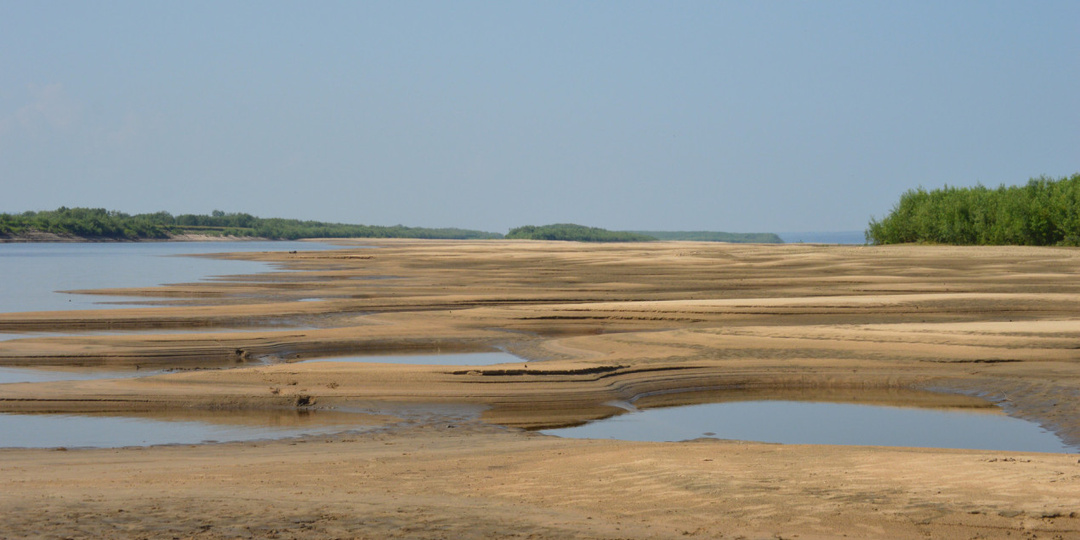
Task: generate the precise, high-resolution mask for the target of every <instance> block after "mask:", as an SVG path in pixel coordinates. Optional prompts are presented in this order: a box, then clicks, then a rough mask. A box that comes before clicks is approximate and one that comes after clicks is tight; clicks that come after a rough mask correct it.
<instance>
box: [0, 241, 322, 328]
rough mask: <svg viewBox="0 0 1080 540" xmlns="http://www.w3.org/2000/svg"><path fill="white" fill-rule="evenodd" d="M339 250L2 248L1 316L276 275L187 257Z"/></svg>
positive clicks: (159, 245) (309, 246)
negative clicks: (108, 291)
mask: <svg viewBox="0 0 1080 540" xmlns="http://www.w3.org/2000/svg"><path fill="white" fill-rule="evenodd" d="M336 248H337V246H332V245H330V244H321V243H315V242H259V241H252V242H103V243H55V244H52V243H42V244H36V243H28V244H22V243H11V244H0V276H3V279H0V312H12V311H56V310H69V309H103V308H114V307H125V306H124V305H123V304H117V302H121V303H122V302H131V301H133V300H139V301H141V300H145V299H144V298H132V297H113V296H100V295H84V294H69V293H63V292H60V291H70V290H82V289H104V288H116V287H152V286H156V285H165V284H169V283H192V282H197V281H199V280H202V279H206V278H209V277H213V276H219V275H229V274H252V273H256V272H265V271H268V270H272V269H273V267H272V266H271V265H269V264H267V263H262V262H255V261H234V260H224V259H209V258H205V257H184V256H183V255H194V254H202V253H228V252H237V251H245V252H251V251H310V250H324V249H336ZM127 307H130V306H127Z"/></svg>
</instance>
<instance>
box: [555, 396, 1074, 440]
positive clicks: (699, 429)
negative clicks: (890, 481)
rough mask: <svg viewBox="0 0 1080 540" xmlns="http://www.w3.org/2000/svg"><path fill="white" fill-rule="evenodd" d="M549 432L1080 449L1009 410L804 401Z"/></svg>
mask: <svg viewBox="0 0 1080 540" xmlns="http://www.w3.org/2000/svg"><path fill="white" fill-rule="evenodd" d="M544 433H547V434H550V435H558V436H560V437H572V438H591V439H622V440H632V441H680V440H687V439H695V438H699V437H706V436H707V437H715V438H719V439H737V440H746V441H761V442H774V443H784V444H841V445H871V446H914V447H928V448H970V449H982V450H1018V451H1033V452H1077V451H1078V449H1076V448H1070V447H1068V446H1066V445H1065V444H1064V443H1063V442H1062V441H1061V440H1060V439H1059V438H1058V437H1057V436H1056V435H1054V434H1053V433H1050V432H1047V431H1046V430H1043V429H1042V428H1040V427H1039V426H1038V425H1036V424H1034V423H1032V422H1027V421H1024V420H1020V419H1017V418H1012V417H1009V416H1005V415H999V414H987V413H985V412H984V413H973V412H955V411H939V410H931V409H915V408H899V407H879V406H870V405H851V404H839V403H815V402H799V401H742V402H732V403H712V404H706V405H689V406H685V407H667V408H657V409H648V410H644V411H638V412H634V413H629V414H624V415H620V416H616V417H613V418H609V419H606V420H599V421H596V422H592V423H589V424H586V425H584V426H578V427H573V428H565V429H552V430H546V431H544ZM706 434H709V435H706Z"/></svg>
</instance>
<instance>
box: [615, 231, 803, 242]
mask: <svg viewBox="0 0 1080 540" xmlns="http://www.w3.org/2000/svg"><path fill="white" fill-rule="evenodd" d="M629 232H632V233H634V234H641V235H644V236H651V237H653V238H655V239H657V240H685V241H689V242H728V243H732V244H783V243H784V241H783V240H781V239H780V237H779V236H777V235H775V234H773V233H729V232H719V231H629Z"/></svg>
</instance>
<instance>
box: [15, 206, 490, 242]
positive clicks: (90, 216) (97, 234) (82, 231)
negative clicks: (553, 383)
mask: <svg viewBox="0 0 1080 540" xmlns="http://www.w3.org/2000/svg"><path fill="white" fill-rule="evenodd" d="M31 230H36V231H42V232H48V233H54V234H60V235H68V236H76V237H81V238H88V239H113V240H141V239H163V238H168V237H170V236H172V235H176V234H184V233H190V234H203V235H209V236H236V237H255V238H269V239H273V240H282V239H288V240H297V239H301V238H432V239H435V238H446V239H487V238H501V237H502V236H501V235H500V234H498V233H489V232H483V231H472V230H467V229H453V228H450V229H428V228H423V227H405V226H403V225H395V226H392V227H383V226H375V225H347V224H342V223H323V222H321V221H300V220H296V219H280V218H258V217H255V216H252V215H251V214H243V213H226V212H222V211H221V210H214V212H213V213H212V214H211V215H196V214H182V215H179V216H173V215H172V214H169V213H168V212H156V213H153V214H138V215H134V216H132V215H128V214H124V213H122V212H116V211H110V210H105V209H101V208H65V207H61V208H58V209H57V210H54V211H45V212H24V213H22V214H0V236H12V235H18V234H23V233H26V232H28V231H31Z"/></svg>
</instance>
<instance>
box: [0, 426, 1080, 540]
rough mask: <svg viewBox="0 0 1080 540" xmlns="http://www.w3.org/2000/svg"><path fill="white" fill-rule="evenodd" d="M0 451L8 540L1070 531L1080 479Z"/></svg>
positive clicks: (824, 450)
mask: <svg viewBox="0 0 1080 540" xmlns="http://www.w3.org/2000/svg"><path fill="white" fill-rule="evenodd" d="M0 456H2V460H0V478H3V482H4V484H5V488H6V489H4V490H3V491H2V492H0V508H3V509H4V521H3V524H2V525H0V528H2V534H4V535H6V536H11V537H30V536H46V537H56V538H60V537H116V536H121V537H126V536H143V537H144V536H151V537H174V536H175V537H195V536H197V537H200V538H203V537H206V538H267V537H270V538H272V537H279V538H323V537H365V538H415V537H426V538H447V537H453V538H495V537H541V538H682V537H686V536H690V537H702V538H740V537H744V538H794V537H796V536H797V537H799V538H834V537H838V536H840V535H841V533H843V534H845V535H847V536H849V537H859V538H927V537H931V538H969V537H980V538H1017V537H1020V538H1023V537H1028V538H1031V537H1044V536H1045V537H1048V538H1053V537H1060V538H1065V537H1074V536H1075V535H1076V534H1078V533H1080V517H1078V516H1077V514H1076V513H1075V512H1076V508H1078V504H1080V497H1078V490H1080V464H1077V463H1076V459H1075V456H1066V455H1049V454H1015V453H1003V452H972V451H942V450H934V451H929V450H917V449H886V448H859V447H829V446H785V445H766V444H753V443H734V442H718V441H700V442H687V443H629V442H619V441H580V440H564V439H558V438H554V437H545V436H538V435H532V434H527V433H522V432H514V431H502V430H498V429H495V428H492V427H486V426H484V425H480V424H459V425H453V426H448V425H437V426H432V425H420V426H416V427H413V428H408V429H403V430H399V431H394V432H386V433H374V434H362V435H354V436H347V437H320V438H314V439H310V440H306V441H282V442H270V443H243V444H240V443H237V444H226V445H207V446H194V447H157V448H149V449H118V450H90V451H68V452H56V451H47V452H42V451H26V450H6V451H0Z"/></svg>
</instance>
